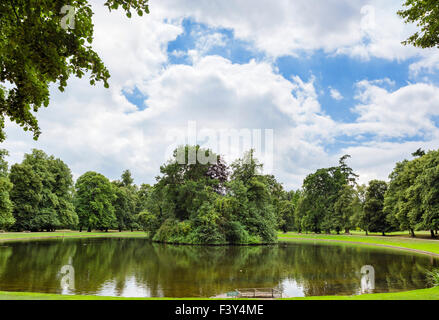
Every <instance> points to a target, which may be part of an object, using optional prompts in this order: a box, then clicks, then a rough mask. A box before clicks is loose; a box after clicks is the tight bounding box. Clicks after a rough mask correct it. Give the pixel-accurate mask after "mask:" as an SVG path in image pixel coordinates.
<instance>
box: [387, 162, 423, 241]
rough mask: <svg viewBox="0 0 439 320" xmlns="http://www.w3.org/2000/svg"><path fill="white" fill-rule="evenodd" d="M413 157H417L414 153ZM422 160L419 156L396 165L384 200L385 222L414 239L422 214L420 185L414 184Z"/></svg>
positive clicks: (420, 171) (420, 170)
mask: <svg viewBox="0 0 439 320" xmlns="http://www.w3.org/2000/svg"><path fill="white" fill-rule="evenodd" d="M414 156H417V155H416V153H415V154H414ZM418 156H420V155H418ZM423 159H424V158H423V156H421V157H420V158H416V159H414V160H412V161H408V160H405V161H403V162H399V163H397V164H396V167H395V169H394V170H393V172H392V173H391V174H390V176H389V178H390V183H389V187H388V189H387V192H386V194H385V198H384V212H385V213H386V215H387V220H388V221H389V222H390V223H391V224H392V225H393V226H395V228H397V229H400V230H409V232H410V235H411V236H412V237H415V230H417V229H419V228H420V223H419V222H420V218H421V216H422V214H423V206H422V199H421V195H420V189H419V187H420V185H419V184H417V183H416V180H417V177H418V176H419V175H420V174H421V173H422V170H423V162H424V160H423Z"/></svg>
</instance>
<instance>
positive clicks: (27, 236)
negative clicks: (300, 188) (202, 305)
mask: <svg viewBox="0 0 439 320" xmlns="http://www.w3.org/2000/svg"><path fill="white" fill-rule="evenodd" d="M418 234H419V237H417V238H414V239H412V238H409V237H408V236H407V233H401V232H399V233H392V234H389V235H388V236H386V237H382V236H379V235H377V234H374V235H369V236H364V234H363V235H362V234H360V233H359V232H353V234H352V235H335V234H331V235H316V234H297V233H286V234H284V233H279V235H278V236H279V241H280V242H290V241H294V242H300V241H306V242H308V241H322V242H325V243H344V244H348V245H355V246H370V245H374V246H377V245H378V246H382V247H383V246H384V247H383V248H387V249H395V248H397V249H408V250H412V251H413V250H415V251H417V252H419V253H432V254H434V255H439V240H434V239H427V238H426V237H427V235H428V234H427V233H426V232H424V233H422V232H419V233H418ZM146 236H147V235H146V233H145V232H117V231H110V232H77V231H58V232H35V233H23V232H15V233H0V243H1V242H6V241H21V240H23V241H24V240H35V239H51V238H53V239H56V238H94V237H98V238H107V237H124V238H131V237H136V238H137V237H140V238H146ZM127 299H128V300H175V299H173V298H123V297H102V296H85V295H59V294H45V293H33V292H2V291H0V300H127ZM184 300H208V299H207V298H185V299H184ZM282 300H439V287H435V288H430V289H422V290H415V291H408V292H397V293H378V294H367V295H361V296H326V297H305V298H288V299H282Z"/></svg>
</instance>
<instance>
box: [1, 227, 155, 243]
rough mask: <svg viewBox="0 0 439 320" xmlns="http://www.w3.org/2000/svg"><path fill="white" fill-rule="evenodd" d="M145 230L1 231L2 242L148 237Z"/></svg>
mask: <svg viewBox="0 0 439 320" xmlns="http://www.w3.org/2000/svg"><path fill="white" fill-rule="evenodd" d="M146 237H147V234H146V233H145V232H143V231H134V232H130V231H123V232H118V231H113V230H112V231H109V232H101V231H95V232H79V231H70V230H66V231H57V232H30V233H28V232H8V233H0V243H1V242H6V241H20V240H23V241H27V240H35V239H52V238H53V239H56V238H61V239H62V238H146Z"/></svg>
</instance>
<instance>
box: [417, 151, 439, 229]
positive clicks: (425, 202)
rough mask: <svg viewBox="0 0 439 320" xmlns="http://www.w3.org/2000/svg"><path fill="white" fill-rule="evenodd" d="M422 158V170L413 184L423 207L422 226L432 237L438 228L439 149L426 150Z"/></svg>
mask: <svg viewBox="0 0 439 320" xmlns="http://www.w3.org/2000/svg"><path fill="white" fill-rule="evenodd" d="M423 160H424V165H423V171H422V173H421V174H420V175H419V176H418V177H417V180H416V183H415V186H416V189H417V191H418V192H419V194H420V197H421V201H422V207H423V209H424V212H423V213H422V217H421V219H420V221H421V224H422V227H423V228H424V229H427V230H430V232H431V236H432V237H433V238H434V237H435V234H434V231H435V230H436V231H437V230H439V151H431V152H428V153H427V154H426V155H425V156H424V157H423Z"/></svg>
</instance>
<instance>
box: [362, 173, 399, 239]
mask: <svg viewBox="0 0 439 320" xmlns="http://www.w3.org/2000/svg"><path fill="white" fill-rule="evenodd" d="M386 191H387V183H386V182H385V181H380V180H372V181H370V182H369V186H368V187H367V191H366V199H365V202H364V209H363V210H364V212H363V216H362V218H361V220H362V225H363V226H364V227H363V228H364V230H365V231H366V234H367V233H368V232H381V233H382V234H383V235H385V233H386V232H389V231H391V230H392V225H391V224H390V223H389V221H388V220H387V219H386V213H385V212H384V210H383V209H384V195H385V193H386Z"/></svg>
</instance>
